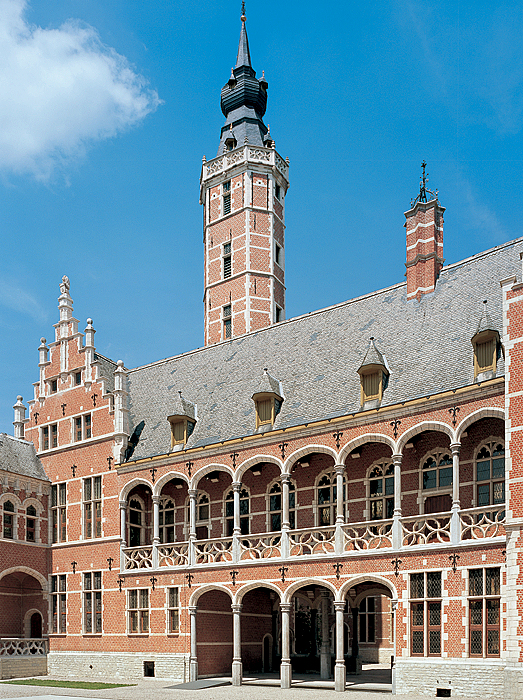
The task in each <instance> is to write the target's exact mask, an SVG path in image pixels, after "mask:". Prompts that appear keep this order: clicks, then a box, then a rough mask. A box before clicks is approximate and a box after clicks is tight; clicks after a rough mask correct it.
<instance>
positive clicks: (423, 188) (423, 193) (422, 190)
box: [411, 159, 438, 206]
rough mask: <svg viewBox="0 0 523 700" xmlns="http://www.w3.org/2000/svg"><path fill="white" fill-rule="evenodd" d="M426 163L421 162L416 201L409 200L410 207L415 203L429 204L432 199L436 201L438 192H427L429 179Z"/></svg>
mask: <svg viewBox="0 0 523 700" xmlns="http://www.w3.org/2000/svg"><path fill="white" fill-rule="evenodd" d="M426 167H427V161H426V160H425V159H423V160H422V162H421V175H420V178H419V179H420V183H419V195H418V196H417V197H416V199H413V200H411V206H414V205H415V204H416V203H417V202H429V201H430V200H432V199H437V197H438V190H429V188H428V187H427V184H428V181H429V177H428V173H427V171H426Z"/></svg>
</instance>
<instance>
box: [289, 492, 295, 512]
mask: <svg viewBox="0 0 523 700" xmlns="http://www.w3.org/2000/svg"><path fill="white" fill-rule="evenodd" d="M293 488H294V487H293ZM295 507H296V494H295V493H294V491H291V492H290V493H289V508H295Z"/></svg>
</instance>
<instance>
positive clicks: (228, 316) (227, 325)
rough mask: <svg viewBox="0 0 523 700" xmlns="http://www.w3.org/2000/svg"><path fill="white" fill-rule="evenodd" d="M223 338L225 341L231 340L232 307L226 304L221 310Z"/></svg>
mask: <svg viewBox="0 0 523 700" xmlns="http://www.w3.org/2000/svg"><path fill="white" fill-rule="evenodd" d="M222 313H223V338H224V340H227V339H228V338H232V307H231V305H230V304H226V305H225V306H224V307H223V309H222Z"/></svg>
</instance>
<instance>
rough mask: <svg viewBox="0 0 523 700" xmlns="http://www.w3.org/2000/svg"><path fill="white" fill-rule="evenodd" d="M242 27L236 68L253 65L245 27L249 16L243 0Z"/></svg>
mask: <svg viewBox="0 0 523 700" xmlns="http://www.w3.org/2000/svg"><path fill="white" fill-rule="evenodd" d="M241 21H242V28H241V31H240V43H239V45H238V57H237V59H236V66H235V67H236V68H240V67H241V66H249V67H251V54H250V53H249V40H248V38H247V29H246V27H245V22H246V21H247V17H246V16H245V2H242V16H241Z"/></svg>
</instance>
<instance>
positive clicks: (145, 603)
mask: <svg viewBox="0 0 523 700" xmlns="http://www.w3.org/2000/svg"><path fill="white" fill-rule="evenodd" d="M140 607H141V608H148V607H149V591H148V590H147V589H141V590H140Z"/></svg>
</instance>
